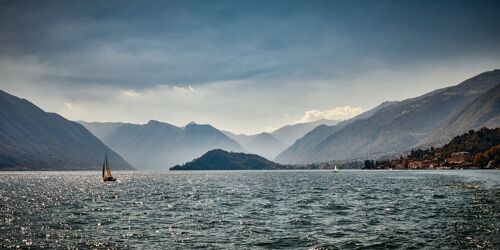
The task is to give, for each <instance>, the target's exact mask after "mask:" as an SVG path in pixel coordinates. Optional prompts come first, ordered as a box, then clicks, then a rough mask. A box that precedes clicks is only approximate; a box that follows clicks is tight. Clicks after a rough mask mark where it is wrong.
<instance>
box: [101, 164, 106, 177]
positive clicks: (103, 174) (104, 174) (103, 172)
mask: <svg viewBox="0 0 500 250" xmlns="http://www.w3.org/2000/svg"><path fill="white" fill-rule="evenodd" d="M104 164H105V163H104V162H103V163H102V178H105V177H106V166H105V165H104Z"/></svg>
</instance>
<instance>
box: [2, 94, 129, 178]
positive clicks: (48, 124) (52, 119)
mask: <svg viewBox="0 0 500 250" xmlns="http://www.w3.org/2000/svg"><path fill="white" fill-rule="evenodd" d="M0 120H1V121H2V123H1V124H0V141H1V142H2V143H1V144H0V169H2V170H98V169H100V168H101V164H102V161H103V159H104V154H105V153H107V154H108V159H109V161H110V162H111V164H112V165H111V166H112V168H113V169H114V170H120V169H123V170H132V169H133V167H132V166H131V165H130V164H129V163H128V162H126V161H125V160H124V159H123V158H122V157H121V156H119V155H118V154H116V153H115V152H114V151H113V150H111V149H110V148H108V147H107V146H106V145H104V144H103V143H102V142H101V141H100V140H99V139H98V138H97V137H95V136H94V135H93V134H92V133H90V132H89V131H88V130H87V129H85V127H84V126H82V125H81V124H79V123H77V122H73V121H69V120H67V119H65V118H64V117H62V116H60V115H58V114H55V113H49V112H45V111H43V110H42V109H40V108H39V107H37V106H36V105H35V104H33V103H31V102H29V101H28V100H26V99H24V98H19V97H16V96H13V95H10V94H8V93H7V92H4V91H2V90H0Z"/></svg>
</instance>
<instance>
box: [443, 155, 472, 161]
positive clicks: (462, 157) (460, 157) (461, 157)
mask: <svg viewBox="0 0 500 250" xmlns="http://www.w3.org/2000/svg"><path fill="white" fill-rule="evenodd" d="M447 160H448V162H449V163H465V162H472V155H471V153H469V152H455V153H452V154H451V157H450V158H448V159H447Z"/></svg>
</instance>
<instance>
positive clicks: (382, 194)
mask: <svg viewBox="0 0 500 250" xmlns="http://www.w3.org/2000/svg"><path fill="white" fill-rule="evenodd" d="M115 175H116V177H117V178H118V179H119V182H117V183H109V184H105V183H102V182H101V180H100V176H99V173H95V172H2V173H0V247H2V248H15V247H31V248H44V247H45V248H56V247H59V248H63V247H64V248H66V247H70V248H71V247H78V248H88V247H109V248H127V247H132V248H165V247H168V248H186V249H190V248H196V247H209V248H226V249H234V248H243V249H245V248H248V249H249V248H252V249H255V248H263V249H265V248H273V249H276V248H297V249H307V248H312V249H314V248H316V249H352V248H386V247H388V248H417V249H420V248H436V247H445V248H446V247H449V248H454V249H460V248H478V247H486V248H497V249H498V248H499V247H500V240H499V239H500V234H499V230H500V223H499V219H500V203H499V200H500V199H499V198H500V192H499V191H500V171H404V172H400V171H340V172H337V173H334V172H330V171H259V172H257V171H238V172H219V171H214V172H166V173H137V172H116V174H115Z"/></svg>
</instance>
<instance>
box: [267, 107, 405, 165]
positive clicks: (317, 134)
mask: <svg viewBox="0 0 500 250" xmlns="http://www.w3.org/2000/svg"><path fill="white" fill-rule="evenodd" d="M396 103H397V102H383V103H382V104H380V105H378V106H377V107H375V108H373V109H371V110H369V111H366V112H363V113H362V114H359V115H357V116H355V117H353V118H351V119H349V120H346V121H341V122H339V123H337V124H335V125H333V126H328V125H320V126H318V127H316V128H314V129H313V130H311V131H310V132H308V133H307V134H306V135H304V136H303V137H302V138H300V139H298V140H297V141H296V142H295V143H294V144H293V145H291V146H290V147H288V148H287V149H286V150H284V151H283V152H281V153H280V154H279V155H278V156H277V157H276V158H275V161H276V162H280V163H294V164H297V163H298V164H305V163H313V162H315V161H314V160H310V161H305V160H304V159H305V158H306V157H307V156H308V155H312V154H314V150H316V147H318V145H319V143H321V142H322V141H323V140H324V139H325V138H327V137H328V136H330V135H331V134H334V133H336V132H337V131H339V130H341V129H342V128H344V127H345V126H346V125H348V124H350V123H352V122H355V121H358V120H362V119H366V118H368V117H370V116H372V115H373V114H374V113H376V112H377V111H378V110H380V109H383V108H386V107H388V106H391V105H393V104H396Z"/></svg>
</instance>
